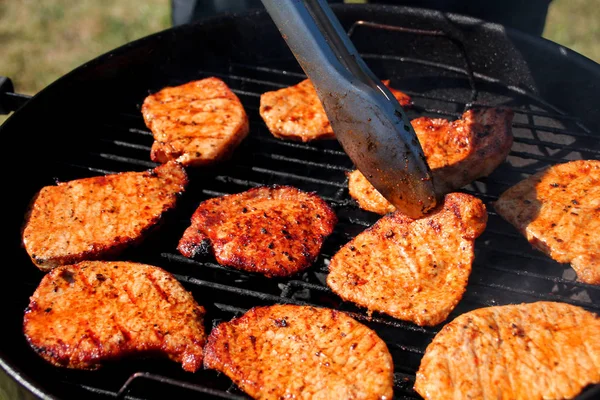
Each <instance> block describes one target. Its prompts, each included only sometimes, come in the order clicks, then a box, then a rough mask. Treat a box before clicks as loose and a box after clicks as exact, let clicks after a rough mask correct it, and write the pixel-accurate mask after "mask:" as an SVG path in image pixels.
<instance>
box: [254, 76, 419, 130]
mask: <svg viewBox="0 0 600 400" xmlns="http://www.w3.org/2000/svg"><path fill="white" fill-rule="evenodd" d="M383 83H384V84H385V85H386V86H387V87H388V89H390V91H391V92H392V94H393V95H394V96H395V97H396V99H397V100H398V102H399V103H400V105H402V106H404V107H406V106H409V105H410V104H412V103H411V99H410V97H409V96H408V95H406V94H404V93H402V92H400V91H399V90H395V89H392V88H390V87H389V81H383ZM260 115H261V117H262V118H263V120H264V121H265V123H266V124H267V128H269V131H271V133H272V134H273V136H275V137H278V138H280V139H292V140H301V141H303V142H308V141H311V140H316V139H331V138H334V137H335V134H334V133H333V129H332V128H331V125H330V123H329V120H328V119H327V114H325V109H324V108H323V104H322V103H321V100H319V96H318V95H317V91H316V90H315V87H314V86H313V84H312V82H311V81H310V80H308V79H305V80H303V81H302V82H300V83H299V84H297V85H294V86H290V87H287V88H284V89H280V90H277V91H273V92H267V93H263V95H262V96H260Z"/></svg>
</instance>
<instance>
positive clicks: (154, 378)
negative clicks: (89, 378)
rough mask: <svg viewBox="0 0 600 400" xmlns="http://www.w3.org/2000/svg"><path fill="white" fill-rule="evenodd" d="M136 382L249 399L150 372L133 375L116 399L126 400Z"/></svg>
mask: <svg viewBox="0 0 600 400" xmlns="http://www.w3.org/2000/svg"><path fill="white" fill-rule="evenodd" d="M136 380H138V381H139V380H149V381H154V382H159V383H164V384H167V385H173V386H177V387H180V388H184V389H188V390H193V391H195V392H198V393H204V394H209V395H212V396H219V397H226V398H228V399H234V400H247V397H245V396H238V395H235V394H232V393H227V392H224V391H221V390H215V389H210V388H207V387H205V386H200V385H196V384H193V383H189V382H185V381H180V380H177V379H172V378H168V377H166V376H162V375H157V374H152V373H149V372H136V373H135V374H133V375H131V376H130V377H129V378H128V379H127V381H126V382H125V383H124V384H123V386H121V389H119V392H118V393H117V396H116V398H117V399H123V398H125V394H126V393H127V392H128V391H129V390H130V387H131V385H132V384H133V383H134V382H135V381H136Z"/></svg>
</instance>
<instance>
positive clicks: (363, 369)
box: [205, 305, 393, 399]
mask: <svg viewBox="0 0 600 400" xmlns="http://www.w3.org/2000/svg"><path fill="white" fill-rule="evenodd" d="M282 319H285V320H287V321H288V323H287V326H285V327H282V326H279V325H277V324H275V323H274V321H281V320H282ZM254 332H257V333H259V335H256V334H254ZM340 333H344V335H341V334H340ZM251 337H253V338H254V344H256V341H260V342H261V343H262V345H260V346H258V348H259V349H260V352H254V351H253V345H254V344H253V343H252V342H253V341H252V340H251V339H249V338H251ZM356 341H360V343H361V345H362V346H364V348H360V350H354V349H355V348H356V346H354V348H351V345H352V343H353V342H356ZM358 351H360V356H361V357H358V353H357V352H358ZM205 367H206V368H213V369H217V370H219V371H221V372H224V373H225V374H226V375H227V376H229V377H230V378H232V380H233V381H234V382H235V383H236V384H238V385H239V386H240V388H241V389H242V390H244V391H245V392H246V393H248V394H249V395H250V396H252V397H254V398H283V397H286V398H332V396H333V397H340V396H341V397H343V398H356V399H359V398H361V399H380V398H391V396H392V382H393V375H392V370H391V368H393V366H392V360H391V356H389V353H388V352H387V348H386V347H385V345H384V343H383V342H382V341H381V339H379V338H378V337H377V336H376V334H375V333H374V332H373V331H371V330H369V329H368V328H366V327H365V326H364V325H362V324H360V323H358V322H356V321H354V320H352V319H350V317H348V316H346V315H344V314H342V313H339V312H335V311H333V312H332V311H331V310H328V309H321V308H315V307H309V306H293V305H275V306H271V307H258V308H254V309H252V310H250V311H248V312H247V313H246V314H245V315H243V316H242V317H240V318H236V319H234V320H232V321H231V322H228V323H227V322H226V323H222V324H220V325H219V326H217V327H216V328H215V329H213V331H212V333H211V335H210V337H209V340H208V344H207V347H206V357H205Z"/></svg>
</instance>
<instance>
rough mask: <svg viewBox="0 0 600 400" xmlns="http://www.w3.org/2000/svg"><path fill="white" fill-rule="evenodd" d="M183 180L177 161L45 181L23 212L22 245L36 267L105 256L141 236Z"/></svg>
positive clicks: (165, 208) (167, 207)
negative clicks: (53, 182)
mask: <svg viewBox="0 0 600 400" xmlns="http://www.w3.org/2000/svg"><path fill="white" fill-rule="evenodd" d="M186 185H187V175H186V173H185V170H184V169H183V167H182V166H181V165H179V164H178V163H176V162H170V163H167V164H164V165H161V166H159V167H157V168H155V169H154V170H150V171H145V172H124V173H119V174H113V175H106V176H98V177H93V178H85V179H78V180H74V181H70V182H65V183H59V184H58V185H57V186H46V187H44V188H42V190H40V192H39V193H38V194H37V196H36V197H35V199H34V200H33V202H32V204H31V206H30V208H29V211H28V213H27V215H26V218H25V225H24V228H23V245H24V247H25V250H26V251H27V253H28V254H29V256H30V257H31V260H32V261H33V263H34V264H35V265H37V266H38V267H39V268H40V269H41V270H44V271H47V270H50V269H52V268H54V267H57V266H59V265H66V264H74V263H77V262H79V261H83V260H98V259H106V258H109V257H112V256H115V255H117V254H119V253H120V252H121V251H122V250H124V249H125V248H126V247H127V246H129V245H131V244H135V243H138V242H140V241H141V240H142V239H143V237H144V236H145V234H146V233H148V231H149V230H150V228H152V227H154V226H155V225H156V224H157V223H158V222H159V221H160V219H161V216H162V215H163V214H164V213H165V212H167V211H168V210H170V209H172V208H173V207H174V206H175V202H176V200H177V198H178V195H179V194H180V193H182V192H183V190H184V189H185V186H186Z"/></svg>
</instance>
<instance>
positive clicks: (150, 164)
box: [91, 153, 159, 168]
mask: <svg viewBox="0 0 600 400" xmlns="http://www.w3.org/2000/svg"><path fill="white" fill-rule="evenodd" d="M91 155H93V156H96V157H100V158H104V159H107V160H111V161H119V162H123V163H127V164H132V165H139V166H142V167H146V168H156V167H157V166H158V165H159V164H157V163H155V162H152V161H146V160H138V159H136V158H131V157H123V156H118V155H116V154H110V153H91Z"/></svg>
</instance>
